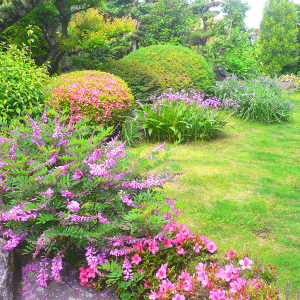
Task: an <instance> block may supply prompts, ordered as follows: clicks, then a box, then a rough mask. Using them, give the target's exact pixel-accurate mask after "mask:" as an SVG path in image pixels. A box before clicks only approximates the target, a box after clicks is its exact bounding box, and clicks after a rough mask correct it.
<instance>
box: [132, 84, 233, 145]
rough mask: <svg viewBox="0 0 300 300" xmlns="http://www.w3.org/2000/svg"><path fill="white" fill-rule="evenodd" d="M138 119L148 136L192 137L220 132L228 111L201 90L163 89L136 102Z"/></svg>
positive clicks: (186, 138)
mask: <svg viewBox="0 0 300 300" xmlns="http://www.w3.org/2000/svg"><path fill="white" fill-rule="evenodd" d="M139 104H140V110H139V111H138V120H139V121H140V122H141V124H142V127H143V128H144V130H145V135H146V138H147V139H149V140H158V141H159V140H160V141H163V140H168V141H170V142H174V141H195V140H201V139H209V138H212V137H214V136H216V135H217V134H219V133H220V132H221V131H222V129H223V127H224V126H225V124H226V119H227V117H228V115H229V114H228V113H226V112H223V111H221V108H222V102H221V101H219V100H218V99H217V98H216V97H210V96H208V95H205V94H203V93H201V92H196V91H193V90H192V91H190V92H185V91H183V90H182V91H181V92H177V93H172V89H170V92H169V93H162V94H161V95H160V96H159V97H156V96H152V97H150V98H149V99H148V103H145V104H144V103H139Z"/></svg>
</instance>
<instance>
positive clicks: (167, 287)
mask: <svg viewBox="0 0 300 300" xmlns="http://www.w3.org/2000/svg"><path fill="white" fill-rule="evenodd" d="M158 286H159V290H160V291H168V290H171V289H172V288H173V286H174V285H173V284H172V282H170V281H167V280H163V281H162V282H161V283H160V284H159V285H158Z"/></svg>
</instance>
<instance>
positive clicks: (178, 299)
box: [172, 293, 185, 300]
mask: <svg viewBox="0 0 300 300" xmlns="http://www.w3.org/2000/svg"><path fill="white" fill-rule="evenodd" d="M172 300H185V296H184V295H180V294H178V293H177V294H176V295H175V297H173V298H172Z"/></svg>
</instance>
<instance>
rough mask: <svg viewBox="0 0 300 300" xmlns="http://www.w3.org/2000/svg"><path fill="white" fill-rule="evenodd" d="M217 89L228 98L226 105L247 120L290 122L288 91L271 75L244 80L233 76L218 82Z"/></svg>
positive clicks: (225, 99)
mask: <svg viewBox="0 0 300 300" xmlns="http://www.w3.org/2000/svg"><path fill="white" fill-rule="evenodd" d="M215 93H216V96H217V97H219V98H223V99H224V105H225V107H228V108H229V109H232V110H233V111H234V114H235V115H236V116H238V117H240V118H242V119H245V120H257V121H261V122H264V123H274V122H287V121H290V119H291V116H292V112H291V103H290V102H289V101H288V99H287V94H286V93H285V92H284V91H283V90H282V89H281V88H280V87H279V86H278V85H277V84H276V82H275V80H272V79H269V78H262V77H257V78H256V79H255V80H244V81H242V80H237V79H236V77H230V78H228V79H227V80H226V81H223V82H219V83H218V84H217V85H216V89H215Z"/></svg>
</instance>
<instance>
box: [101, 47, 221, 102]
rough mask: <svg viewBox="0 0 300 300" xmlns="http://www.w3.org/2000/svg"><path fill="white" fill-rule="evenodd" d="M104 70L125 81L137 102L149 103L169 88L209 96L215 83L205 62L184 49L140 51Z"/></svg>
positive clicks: (212, 73) (212, 74) (152, 48)
mask: <svg viewBox="0 0 300 300" xmlns="http://www.w3.org/2000/svg"><path fill="white" fill-rule="evenodd" d="M124 65H125V66H126V67H124ZM103 69H104V70H107V71H110V72H111V73H113V74H115V75H117V76H120V77H121V78H122V79H123V80H125V81H126V82H127V84H128V86H129V87H130V88H131V89H132V91H133V93H134V96H135V98H136V99H138V98H141V99H146V98H147V97H149V96H150V95H151V94H154V93H156V94H160V93H161V92H162V91H163V92H167V91H168V90H169V88H172V89H173V91H175V92H176V91H180V90H182V89H183V90H191V89H194V90H197V91H201V92H204V93H208V92H210V90H211V88H212V86H213V85H214V83H215V74H214V72H213V71H212V70H211V68H210V67H209V66H208V64H207V62H206V61H205V59H204V58H203V57H202V56H200V55H198V54H197V53H195V52H193V51H191V50H190V49H188V48H185V47H182V46H173V45H157V46H150V47H145V48H140V49H139V50H137V51H134V52H131V53H130V54H129V55H128V56H126V57H124V58H123V59H121V60H119V61H117V62H114V63H113V64H111V63H110V64H106V65H104V66H103ZM132 74H136V75H135V76H134V77H132ZM151 79H152V80H151ZM145 82H147V85H146V87H145ZM135 91H138V92H137V93H135Z"/></svg>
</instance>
